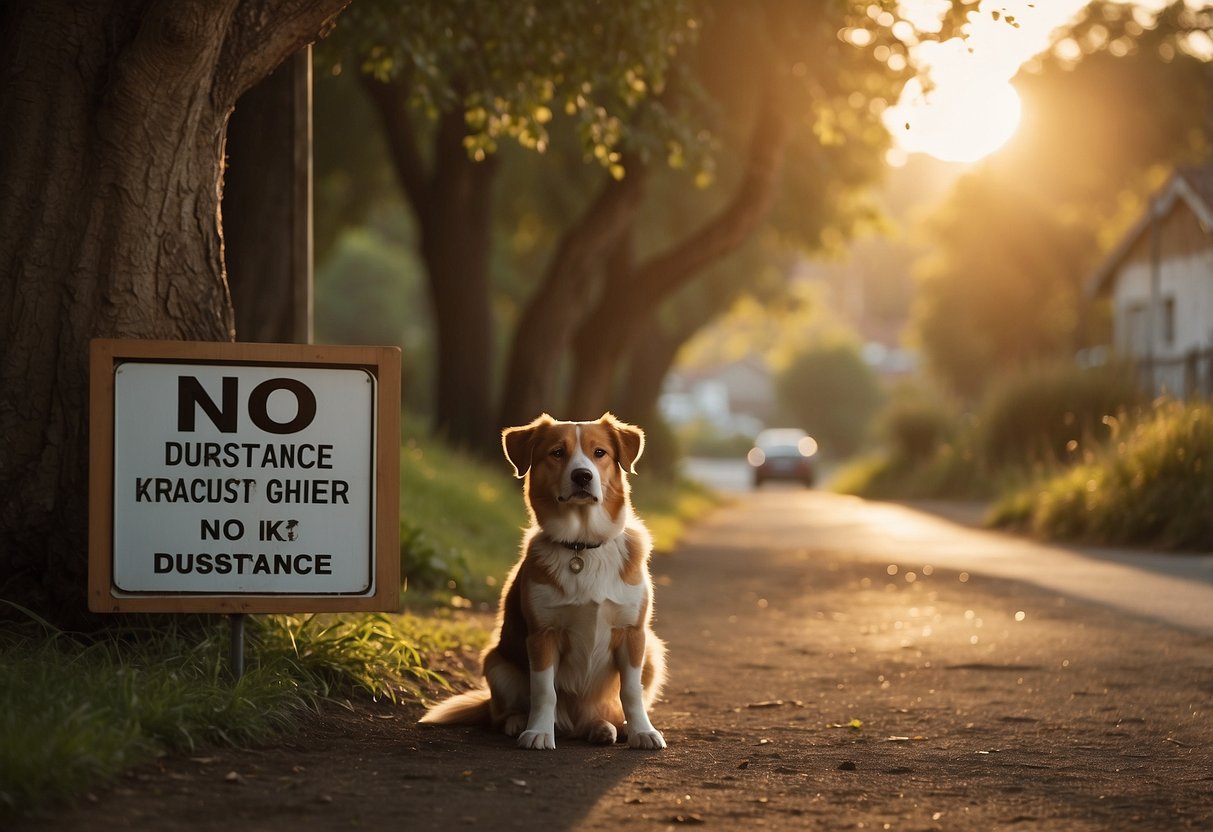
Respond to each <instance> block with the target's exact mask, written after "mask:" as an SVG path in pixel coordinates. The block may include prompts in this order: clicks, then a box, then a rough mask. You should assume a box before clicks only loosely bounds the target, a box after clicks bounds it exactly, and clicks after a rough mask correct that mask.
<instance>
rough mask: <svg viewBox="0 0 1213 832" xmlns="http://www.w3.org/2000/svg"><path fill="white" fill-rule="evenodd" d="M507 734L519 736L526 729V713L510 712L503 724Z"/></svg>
mask: <svg viewBox="0 0 1213 832" xmlns="http://www.w3.org/2000/svg"><path fill="white" fill-rule="evenodd" d="M502 727H503V728H504V730H505V733H506V736H510V737H517V736H518V735H519V734H521V733H522V732H523V731H525V730H526V714H510V715H509V716H507V717H506V718H505V723H504V724H503V726H502Z"/></svg>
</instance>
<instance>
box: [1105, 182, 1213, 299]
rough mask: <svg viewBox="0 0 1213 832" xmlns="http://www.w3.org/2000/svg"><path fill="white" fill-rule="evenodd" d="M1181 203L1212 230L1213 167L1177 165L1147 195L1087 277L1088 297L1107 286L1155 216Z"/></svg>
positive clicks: (1206, 227)
mask: <svg viewBox="0 0 1213 832" xmlns="http://www.w3.org/2000/svg"><path fill="white" fill-rule="evenodd" d="M1180 202H1183V204H1185V205H1187V206H1188V208H1189V209H1190V210H1191V211H1192V213H1193V214H1195V215H1196V217H1197V219H1199V220H1200V224H1201V226H1203V227H1204V229H1205V230H1206V231H1210V232H1213V166H1207V167H1189V168H1179V169H1178V170H1176V171H1175V173H1174V174H1173V175H1172V176H1171V178H1170V179H1169V180H1168V181H1167V184H1165V185H1163V187H1162V188H1161V189H1160V190H1159V191H1158V192H1156V193H1155V194H1154V195H1153V196H1151V197H1150V202H1149V205H1148V206H1147V207H1146V210H1145V211H1143V212H1142V215H1141V217H1140V218H1138V220H1137V222H1135V223H1134V224H1133V226H1132V228H1130V229H1129V230H1128V231H1127V232H1126V233H1125V235H1124V237H1122V238H1121V240H1120V242H1119V243H1117V244H1116V247H1115V248H1114V249H1112V251H1111V253H1110V254H1109V255H1108V256H1107V257H1106V258H1104V261H1103V263H1101V264H1100V265H1099V268H1097V269H1096V270H1095V271H1094V272H1093V273H1092V274H1091V276H1090V277H1089V278H1088V279H1087V284H1086V294H1087V296H1088V297H1095V296H1096V295H1099V294H1100V293H1102V292H1104V291H1106V290H1107V289H1108V288H1109V287H1110V283H1111V280H1112V276H1113V275H1114V274H1116V269H1117V267H1119V266H1120V264H1121V261H1123V260H1124V259H1125V257H1126V256H1127V255H1128V254H1129V252H1130V251H1131V250H1132V249H1133V247H1134V246H1135V245H1137V242H1138V240H1140V239H1141V238H1142V237H1144V236H1146V235H1147V234H1148V233H1149V231H1150V227H1151V226H1152V225H1153V223H1154V221H1155V219H1162V218H1163V217H1166V216H1167V215H1168V214H1170V213H1171V211H1172V210H1174V208H1175V206H1176V205H1177V204H1179V203H1180Z"/></svg>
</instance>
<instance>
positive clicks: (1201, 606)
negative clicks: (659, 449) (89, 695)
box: [687, 460, 1213, 635]
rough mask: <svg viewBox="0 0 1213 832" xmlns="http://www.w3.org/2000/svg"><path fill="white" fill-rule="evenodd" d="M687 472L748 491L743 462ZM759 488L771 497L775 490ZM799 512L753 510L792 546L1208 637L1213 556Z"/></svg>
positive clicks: (841, 506) (882, 517)
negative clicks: (1040, 591)
mask: <svg viewBox="0 0 1213 832" xmlns="http://www.w3.org/2000/svg"><path fill="white" fill-rule="evenodd" d="M687 474H688V475H689V476H691V477H693V478H696V479H699V480H701V481H703V482H705V483H707V484H708V485H711V486H712V487H713V488H716V489H718V490H720V491H722V492H723V493H726V494H731V495H733V496H734V497H736V498H741V497H743V496H744V495H746V494H747V493H748V492H750V491H751V487H750V481H749V470H748V466H746V464H745V463H744V462H741V461H731V460H691V461H690V462H689V463H688V467H687ZM764 487H765V488H766V489H767V490H768V491H771V490H773V489H779V488H781V484H778V483H776V484H768V485H766V486H764ZM782 488H784V489H785V490H792V491H796V490H797V486H794V485H787V486H782ZM785 496H791V495H785ZM804 504H805V511H803V512H801V511H796V510H788V509H787V508H786V505H787V504H786V501H782V500H781V501H774V500H765V501H762V500H760V501H758V502H755V503H754V504H753V511H754V512H755V513H756V514H757V513H761V515H762V516H761V519H759V520H758V522H757V524H756V525H757V526H760V527H763V528H765V529H768V530H770V531H771V533H772V534H773V536H774V538H775V539H780V540H787V539H790V538H799V539H801V540H802V542H805V541H808V542H811V544H812V545H813V546H814V547H817V548H820V549H826V550H831V551H846V552H848V553H850V555H851V556H853V557H862V558H866V559H870V560H876V561H887V562H888V563H897V562H899V561H900V560H903V559H905V558H906V556H907V555H911V554H912V555H913V556H914V557H917V558H920V559H923V560H924V561H926V562H929V565H931V566H932V567H934V568H940V567H942V568H948V569H955V570H963V571H968V572H969V573H970V574H982V575H988V576H993V577H999V578H1009V579H1012V580H1017V581H1027V582H1030V583H1033V584H1036V585H1038V586H1041V587H1043V588H1046V589H1050V590H1056V591H1058V592H1063V593H1065V594H1067V595H1069V596H1072V597H1075V598H1083V599H1086V600H1090V601H1096V602H1098V603H1101V604H1107V605H1110V606H1112V607H1115V608H1117V609H1121V610H1123V611H1125V612H1128V613H1132V614H1134V615H1143V616H1146V617H1150V618H1156V619H1158V620H1160V621H1163V622H1166V623H1169V624H1174V625H1175V626H1178V627H1184V628H1187V629H1190V630H1193V631H1195V632H1199V633H1204V634H1206V635H1213V554H1191V553H1185V554H1169V553H1161V552H1143V551H1136V550H1131V549H1111V548H1094V547H1066V546H1049V545H1041V544H1036V543H1033V542H1031V541H1026V540H1024V539H1022V538H1019V537H1015V536H1011V535H1005V534H1000V533H996V532H990V531H984V530H976V529H968V528H957V524H956V523H954V522H949V521H948V519H946V516H947V515H953V516H954V515H959V516H960V517H961V518H962V519H963V520H964V521H967V522H976V521H977V520H978V519H979V517H980V512H979V511H977V510H975V507H968V506H957V505H955V504H947V503H921V504H917V505H915V504H910V505H908V506H905V505H897V504H893V503H872V502H865V501H863V500H858V499H854V498H846V497H840V496H832V495H816V496H815V497H814V498H813V499H812V500H807V501H805V503H804ZM939 514H943V515H945V517H943V518H941V517H940V516H938V515H939ZM961 525H965V523H962V524H961ZM926 562H924V565H928V564H927V563H926Z"/></svg>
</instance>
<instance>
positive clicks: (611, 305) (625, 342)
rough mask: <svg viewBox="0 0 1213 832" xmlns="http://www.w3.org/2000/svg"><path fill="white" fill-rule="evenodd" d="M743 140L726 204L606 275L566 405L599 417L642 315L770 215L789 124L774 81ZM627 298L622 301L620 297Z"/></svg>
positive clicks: (583, 334) (579, 344)
mask: <svg viewBox="0 0 1213 832" xmlns="http://www.w3.org/2000/svg"><path fill="white" fill-rule="evenodd" d="M765 92H766V94H765V95H764V98H763V100H762V102H761V104H760V106H759V110H758V114H757V117H756V120H755V123H754V128H753V130H752V132H751V136H750V140H749V149H748V151H747V156H746V165H745V169H744V172H743V175H742V178H741V181H740V182H739V184H738V186H737V188H736V190H735V191H734V193H733V196H732V198H731V199H730V200H729V202H728V204H727V205H726V206H725V207H724V209H723V210H721V211H720V212H719V213H718V214H716V215H715V216H714V217H712V218H711V219H709V220H708V221H707V222H706V223H704V224H703V225H702V226H700V228H699V229H697V230H696V231H695V232H694V233H692V234H691V235H690V236H688V237H686V238H685V239H683V240H681V241H679V242H678V243H676V244H674V245H673V246H671V247H669V248H667V249H666V250H665V251H663V252H661V253H659V254H657V255H655V256H653V257H651V258H650V259H648V260H647V261H645V262H644V263H641V264H640V265H638V266H636V267H635V268H634V269H631V270H628V271H624V272H616V273H614V274H612V275H610V276H609V281H610V285H609V287H608V288H607V290H606V291H604V292H602V294H601V296H600V298H599V300H598V303H597V304H596V305H595V306H594V307H593V309H591V310H590V311H589V312H588V314H586V316H585V320H586V321H587V322H592V326H590V325H586V326H582V327H581V328H580V329H579V330H578V332H577V333H576V337H575V338H574V339H573V358H574V367H575V369H574V371H573V372H572V373H571V377H570V387H569V394H568V403H569V407H570V408H574V407H575V409H576V410H578V411H580V412H583V413H590V412H595V411H598V412H601V409H603V408H605V407H606V406H607V405H608V403H609V401H610V396H611V391H612V384H611V382H612V378H613V376H614V373H615V371H616V369H617V368H618V366H619V364H620V362H621V361H622V359H623V356H624V355H625V354H626V351H627V349H628V348H629V346H639V347H640V348H641V349H643V348H644V345H643V344H637V343H636V342H637V339H638V338H639V336H640V335H641V333H642V332H643V328H644V324H645V321H646V320H647V314H646V310H651V309H656V308H657V307H658V306H659V305H660V304H661V303H662V302H663V301H664V300H665V299H666V298H668V297H670V296H671V295H672V294H673V293H674V292H676V291H677V290H678V289H680V288H682V287H683V286H685V285H687V283H689V282H690V281H691V280H692V279H694V278H695V276H696V275H698V274H699V273H700V272H701V271H702V270H703V269H704V268H705V267H706V266H709V265H711V264H712V263H715V262H716V261H717V260H719V259H720V258H721V257H724V256H726V255H728V254H730V253H732V252H733V251H734V250H736V249H737V248H738V247H739V246H741V245H742V243H744V242H745V241H746V240H747V239H748V238H749V237H750V235H751V234H753V233H754V231H755V229H757V228H758V227H759V225H761V224H762V222H763V221H764V220H765V219H766V217H767V215H768V214H769V213H770V210H771V206H772V204H773V203H774V201H775V196H776V194H777V191H778V184H779V171H780V168H781V166H782V162H783V155H784V149H785V147H786V145H787V140H788V119H787V116H786V109H785V107H784V102H783V100H782V97H781V95H779V93H778V84H777V83H772V84H771V85H769V86H768V87H767V88H766V91H765ZM621 298H626V299H627V302H626V303H621V302H620V299H621Z"/></svg>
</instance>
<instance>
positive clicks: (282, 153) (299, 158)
mask: <svg viewBox="0 0 1213 832" xmlns="http://www.w3.org/2000/svg"><path fill="white" fill-rule="evenodd" d="M311 107H312V56H311V50H309V49H303V50H301V51H299V52H298V53H296V54H295V55H293V56H292V57H291V58H290V59H289V60H288V61H286V63H284V64H283V65H282V66H280V67H279V68H278V69H276V70H275V71H274V72H273V73H272V74H271V75H270V77H268V78H266V79H265V80H264V81H262V82H261V83H259V84H257V85H256V86H255V87H253V88H252V89H251V90H249V91H248V92H246V93H245V94H244V95H242V96H240V100H239V101H237V102H236V109H235V111H234V112H233V113H232V117H231V118H230V119H229V120H228V126H227V170H226V171H225V172H224V188H223V206H222V207H223V259H224V265H225V267H226V269H227V282H228V286H229V287H230V289H231V293H232V306H233V307H235V313H236V338H237V339H239V340H241V341H258V342H263V343H280V344H292V343H295V344H308V343H311V341H312V129H311V127H312V109H311Z"/></svg>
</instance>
